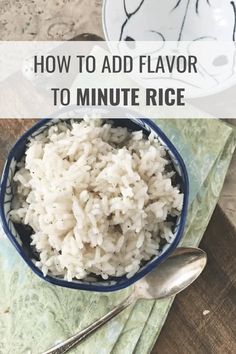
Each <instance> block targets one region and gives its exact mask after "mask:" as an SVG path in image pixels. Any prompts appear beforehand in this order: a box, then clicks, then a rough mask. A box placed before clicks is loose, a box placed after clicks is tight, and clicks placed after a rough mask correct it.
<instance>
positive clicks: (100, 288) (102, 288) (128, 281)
mask: <svg viewBox="0 0 236 354" xmlns="http://www.w3.org/2000/svg"><path fill="white" fill-rule="evenodd" d="M125 119H129V118H125ZM139 119H140V120H141V121H143V122H144V123H146V124H147V125H148V126H149V127H150V128H152V129H153V130H154V131H155V133H156V134H157V135H158V136H159V137H160V138H161V139H162V140H163V141H164V143H165V144H166V146H167V147H168V149H169V150H170V151H171V152H172V154H173V155H174V156H175V158H176V159H177V161H178V164H179V166H180V169H181V173H182V179H183V194H184V199H183V208H182V211H181V216H180V222H179V229H178V232H177V234H176V236H175V239H174V240H173V241H172V242H171V244H170V246H169V247H168V249H166V250H165V251H164V252H163V253H162V254H161V255H160V256H159V257H157V258H156V259H155V260H151V261H150V264H147V265H146V266H145V268H144V269H142V270H140V271H139V272H138V273H136V274H134V275H133V276H132V277H131V278H127V277H126V276H123V277H122V280H123V281H122V283H118V284H111V285H99V282H98V284H97V285H96V284H88V283H84V284H83V282H82V281H83V280H81V281H80V283H76V282H70V281H67V280H64V279H60V278H54V277H53V276H50V275H46V276H44V275H43V273H42V271H41V270H40V269H39V268H38V267H36V266H35V264H34V263H33V261H32V260H31V259H30V258H29V257H28V256H27V255H26V254H25V252H24V250H23V249H22V248H21V246H20V245H19V243H18V242H17V240H16V238H15V236H14V235H13V234H12V232H11V230H10V228H9V227H8V223H7V220H6V216H5V213H4V207H3V204H4V197H5V191H6V186H7V179H8V174H9V168H10V164H11V162H12V160H13V159H14V156H15V151H16V150H17V148H18V146H19V145H20V146H21V145H22V143H23V144H25V142H26V141H27V139H28V138H29V137H30V136H31V134H32V133H34V132H35V131H36V130H38V129H39V128H40V127H42V126H43V125H45V124H46V123H47V122H49V121H51V120H52V118H45V119H41V120H40V121H39V122H37V123H36V124H34V125H33V126H32V127H31V128H30V129H28V130H27V131H26V132H25V133H24V134H23V135H22V136H21V137H20V138H19V139H18V140H17V141H16V143H15V144H14V146H13V147H12V149H11V150H10V152H9V154H8V157H7V159H6V162H5V166H4V169H3V173H2V178H1V186H0V216H1V221H2V226H3V230H4V232H5V234H6V236H7V237H8V239H9V240H10V241H11V243H12V244H13V246H14V247H15V248H16V250H17V252H18V253H19V255H20V256H21V257H22V258H23V260H24V261H25V262H26V264H27V265H28V266H29V267H30V268H31V269H32V270H33V272H34V273H35V274H37V275H38V276H39V277H40V278H41V279H43V280H46V281H47V282H49V283H51V284H54V285H57V286H61V287H65V288H70V289H77V290H87V291H95V292H113V291H118V290H122V289H125V288H127V287H128V286H130V285H132V284H134V283H135V282H137V281H138V280H140V279H141V278H143V277H144V276H145V275H146V274H148V273H150V272H151V271H152V270H154V269H155V268H156V267H157V266H158V265H159V264H160V263H162V262H164V261H165V260H166V258H168V257H169V255H170V254H171V253H172V252H173V251H174V250H175V249H176V247H177V246H178V244H179V242H180V240H181V237H182V235H183V231H184V227H185V223H186V217H187V209H188V199H189V178H188V172H187V169H186V166H185V163H184V161H183V159H182V157H181V155H180V154H179V152H178V150H177V149H176V147H175V146H174V145H173V144H172V142H171V141H170V140H169V138H167V136H166V135H165V134H164V133H163V131H162V130H161V129H160V128H159V127H158V126H157V124H156V123H154V122H153V121H152V120H150V119H148V118H139ZM109 281H111V280H107V282H109ZM105 282H106V281H104V282H103V283H105Z"/></svg>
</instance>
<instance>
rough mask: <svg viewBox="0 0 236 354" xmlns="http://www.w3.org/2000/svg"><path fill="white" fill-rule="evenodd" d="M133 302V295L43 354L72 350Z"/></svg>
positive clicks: (56, 353) (60, 353)
mask: <svg viewBox="0 0 236 354" xmlns="http://www.w3.org/2000/svg"><path fill="white" fill-rule="evenodd" d="M133 302H134V297H133V294H131V295H130V296H129V297H127V298H126V299H125V300H123V301H122V302H121V303H120V304H119V305H117V306H116V307H114V308H113V309H112V310H111V311H110V312H108V313H107V314H106V315H105V316H103V317H101V318H100V319H99V320H97V321H95V322H94V323H92V324H91V325H90V326H88V327H87V328H85V329H83V330H82V331H80V332H79V333H77V334H75V335H73V336H72V337H70V338H69V339H67V340H65V341H64V342H62V343H59V344H57V345H55V346H54V347H52V348H51V349H49V350H47V351H46V352H44V353H43V354H63V353H66V352H68V351H69V350H71V349H72V348H74V347H75V346H76V345H77V344H78V343H79V342H81V341H82V340H83V339H85V338H86V337H87V336H88V335H90V334H92V333H93V332H94V331H96V330H97V329H98V328H100V327H101V326H103V325H104V324H105V323H107V322H108V321H109V320H111V319H112V318H114V317H115V316H117V315H118V314H119V313H120V312H122V311H123V310H124V309H125V308H126V307H128V306H129V305H131V304H132V303H133Z"/></svg>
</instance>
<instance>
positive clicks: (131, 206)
mask: <svg viewBox="0 0 236 354" xmlns="http://www.w3.org/2000/svg"><path fill="white" fill-rule="evenodd" d="M169 163H170V161H169V159H168V156H167V154H166V151H165V148H164V147H163V146H162V145H161V144H160V142H159V141H158V140H157V139H156V138H154V136H153V135H152V134H151V135H150V136H149V138H148V139H147V138H146V137H143V133H142V131H138V132H129V131H128V130H127V129H126V128H121V127H116V128H115V127H113V126H112V125H111V124H110V123H108V122H104V121H103V120H99V119H91V120H90V119H87V118H85V119H84V120H83V121H71V122H63V121H60V122H59V123H58V124H55V125H53V126H51V127H50V128H49V129H47V130H45V131H44V132H43V133H41V134H40V135H38V136H37V137H35V138H33V139H31V140H30V142H29V144H28V147H27V149H26V153H25V159H24V161H23V164H22V162H21V163H20V164H19V170H18V171H17V172H16V173H15V176H14V182H15V184H16V192H15V197H14V200H13V203H12V211H11V218H12V220H13V221H14V222H18V223H23V224H27V225H30V226H31V227H32V229H33V231H34V233H33V235H32V245H34V246H35V247H36V249H37V251H38V253H39V255H40V261H39V262H36V265H37V266H38V267H40V268H41V269H42V271H43V273H44V275H46V274H47V273H48V272H51V273H52V274H54V275H60V276H63V277H64V278H65V279H67V280H69V281H70V280H72V279H73V278H77V279H83V278H85V277H87V276H88V275H89V274H91V273H93V274H96V275H100V276H102V278H104V279H107V278H108V277H109V276H116V277H119V276H122V275H124V274H126V275H127V277H130V276H132V275H133V274H135V273H136V272H137V271H138V270H139V268H140V266H141V263H142V262H143V261H148V260H150V259H151V258H152V257H153V256H154V255H158V253H159V251H160V240H161V238H164V239H165V240H166V242H171V241H172V239H173V234H172V231H171V223H169V222H167V221H166V219H167V216H168V215H172V216H175V215H178V214H179V213H180V211H181V208H182V203H183V195H182V194H181V193H180V191H179V189H178V187H177V186H173V185H172V182H171V177H172V176H173V173H174V172H172V173H169V172H168V173H167V172H166V166H167V165H168V164H169Z"/></svg>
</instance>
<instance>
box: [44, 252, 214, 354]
mask: <svg viewBox="0 0 236 354" xmlns="http://www.w3.org/2000/svg"><path fill="white" fill-rule="evenodd" d="M206 262H207V255H206V253H205V252H204V251H202V250H201V249H199V248H177V249H176V250H175V252H174V253H173V254H172V255H171V256H170V257H169V258H168V259H167V260H166V261H165V262H163V263H162V264H160V265H159V266H158V267H157V268H156V269H155V270H154V271H153V272H151V273H150V274H148V275H146V276H145V277H144V278H143V279H141V280H140V281H138V282H137V283H135V284H134V286H133V291H132V293H131V295H130V296H129V297H127V298H126V299H125V300H124V301H122V302H121V303H120V304H119V305H118V306H116V307H115V308H113V310H111V311H110V312H108V313H107V314H106V315H105V316H103V317H102V318H100V319H99V320H97V321H95V322H94V323H93V324H91V325H90V326H88V327H87V328H85V329H84V330H82V331H81V332H79V333H77V334H75V335H74V336H72V337H71V338H69V339H67V340H66V341H64V342H62V343H59V344H58V345H56V346H54V347H53V348H51V349H49V350H48V351H46V352H44V353H43V354H63V353H66V352H67V351H69V350H70V349H72V348H73V347H74V346H76V345H77V344H78V343H79V342H81V341H82V340H83V339H85V338H86V337H87V336H88V335H90V334H91V333H93V332H94V331H95V330H96V329H98V328H99V327H101V326H102V325H104V324H105V323H107V322H108V321H109V320H110V319H112V318H113V317H115V316H117V315H118V314H119V313H120V312H121V311H123V310H124V309H125V308H126V307H128V306H129V305H131V304H134V303H135V302H136V301H137V300H139V299H147V300H157V299H163V298H166V297H170V296H173V295H176V294H178V293H179V292H181V291H182V290H184V289H185V288H187V287H188V286H189V285H190V284H191V283H192V282H194V280H196V279H197V278H198V276H199V275H200V274H201V272H202V271H203V269H204V267H205V265H206Z"/></svg>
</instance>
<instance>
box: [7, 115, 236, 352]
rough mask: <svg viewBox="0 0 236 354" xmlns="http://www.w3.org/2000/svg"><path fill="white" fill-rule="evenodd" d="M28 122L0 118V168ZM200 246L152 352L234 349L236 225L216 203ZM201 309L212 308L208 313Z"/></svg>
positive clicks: (235, 319) (235, 336)
mask: <svg viewBox="0 0 236 354" xmlns="http://www.w3.org/2000/svg"><path fill="white" fill-rule="evenodd" d="M32 123H33V120H13V119H12V120H9V119H6V120H0V171H1V170H2V167H3V163H4V160H5V158H6V155H7V153H8V151H9V149H10V147H11V146H12V144H13V143H14V142H15V140H16V138H17V137H18V136H20V135H21V134H22V133H23V132H24V131H25V130H26V129H27V128H28V127H30V126H31V125H32ZM201 247H202V248H203V249H204V250H205V251H206V252H207V254H208V265H207V267H206V269H205V271H204V272H203V274H202V276H201V277H200V278H199V279H198V280H197V281H196V282H195V283H194V284H193V285H192V286H191V287H189V288H188V289H187V290H185V291H184V292H183V293H182V294H179V295H178V296H177V297H176V299H175V301H174V304H173V306H172V308H171V310H170V313H169V315H168V318H167V321H166V323H165V325H164V327H163V329H162V332H161V334H160V336H159V338H158V340H157V343H156V345H155V347H154V349H153V353H152V354H175V353H176V354H208V353H209V354H233V353H236V230H235V229H234V228H233V226H232V225H231V224H230V223H229V221H228V219H227V218H226V217H225V215H224V214H223V212H222V211H221V209H220V208H219V207H217V208H216V210H215V212H214V215H213V217H212V220H211V222H210V224H209V226H208V229H207V231H206V233H205V235H204V238H203V241H202V243H201ZM205 310H209V311H210V313H209V314H208V315H206V316H204V315H203V311H205Z"/></svg>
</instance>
